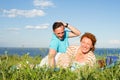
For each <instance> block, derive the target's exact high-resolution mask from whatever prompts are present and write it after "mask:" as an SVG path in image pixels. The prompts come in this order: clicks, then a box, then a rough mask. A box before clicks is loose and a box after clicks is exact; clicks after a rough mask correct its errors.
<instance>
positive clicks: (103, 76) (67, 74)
mask: <svg viewBox="0 0 120 80" xmlns="http://www.w3.org/2000/svg"><path fill="white" fill-rule="evenodd" d="M97 59H100V60H104V59H105V55H103V56H97ZM40 61H41V56H35V57H31V56H29V54H24V55H22V56H19V55H8V54H4V55H1V56H0V80H119V79H120V63H117V64H116V65H114V66H112V67H109V68H107V67H102V68H100V66H99V65H98V64H96V65H95V66H94V67H92V68H90V67H87V66H85V67H81V68H80V69H77V70H75V71H71V70H70V69H69V68H68V69H62V68H61V69H59V70H55V69H50V68H45V67H44V68H36V65H37V64H39V63H40Z"/></svg>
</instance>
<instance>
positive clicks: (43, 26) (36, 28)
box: [25, 24, 49, 30]
mask: <svg viewBox="0 0 120 80" xmlns="http://www.w3.org/2000/svg"><path fill="white" fill-rule="evenodd" d="M48 26H49V24H42V25H38V26H31V25H27V26H26V27H25V29H30V30H40V29H47V28H48Z"/></svg>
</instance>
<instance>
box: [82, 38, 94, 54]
mask: <svg viewBox="0 0 120 80" xmlns="http://www.w3.org/2000/svg"><path fill="white" fill-rule="evenodd" d="M92 47H93V46H92V41H91V39H89V38H87V37H84V38H83V39H82V40H81V51H82V53H87V52H88V51H90V49H91V48H92Z"/></svg>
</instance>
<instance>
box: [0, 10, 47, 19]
mask: <svg viewBox="0 0 120 80" xmlns="http://www.w3.org/2000/svg"><path fill="white" fill-rule="evenodd" d="M2 12H3V14H4V15H5V16H7V17H12V18H13V17H17V16H23V17H28V18H29V17H36V16H44V15H45V13H44V11H42V10H37V9H32V10H18V9H10V10H6V9H4V10H2Z"/></svg>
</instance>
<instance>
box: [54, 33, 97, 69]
mask: <svg viewBox="0 0 120 80" xmlns="http://www.w3.org/2000/svg"><path fill="white" fill-rule="evenodd" d="M80 43H81V44H80V46H69V47H68V49H67V51H66V54H61V55H59V57H58V60H57V61H56V64H57V66H58V67H63V68H66V67H70V66H72V67H75V65H76V64H77V65H79V66H82V65H89V66H93V65H94V63H95V62H96V58H95V55H94V49H95V44H96V37H95V36H94V35H93V34H92V33H88V32H87V33H85V34H83V35H82V37H81V39H80Z"/></svg>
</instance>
